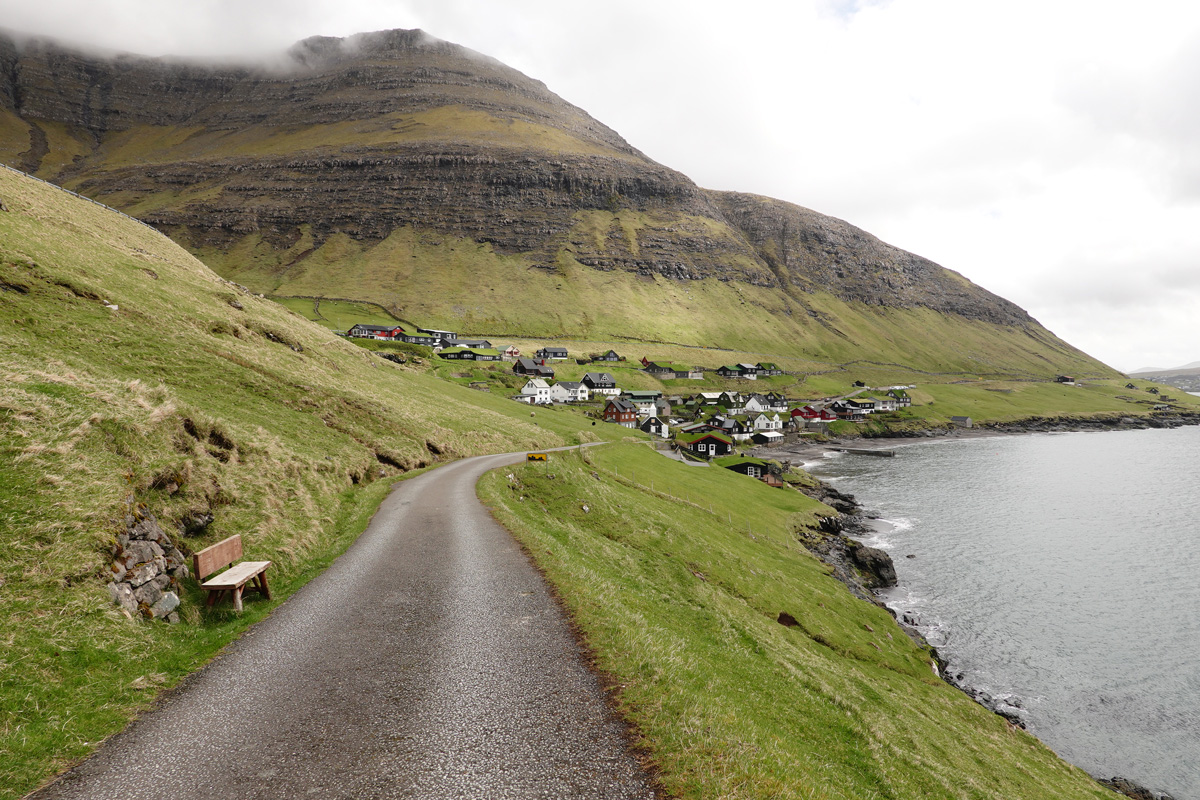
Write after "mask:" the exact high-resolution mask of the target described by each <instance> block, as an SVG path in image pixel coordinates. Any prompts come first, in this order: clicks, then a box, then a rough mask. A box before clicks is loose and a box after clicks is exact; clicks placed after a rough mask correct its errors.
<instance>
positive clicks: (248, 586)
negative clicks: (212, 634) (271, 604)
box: [205, 570, 271, 614]
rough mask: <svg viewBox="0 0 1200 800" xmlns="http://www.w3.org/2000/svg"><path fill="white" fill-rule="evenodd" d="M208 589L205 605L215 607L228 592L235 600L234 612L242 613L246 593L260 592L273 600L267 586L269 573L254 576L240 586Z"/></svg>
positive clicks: (269, 588)
mask: <svg viewBox="0 0 1200 800" xmlns="http://www.w3.org/2000/svg"><path fill="white" fill-rule="evenodd" d="M205 588H207V589H208V600H207V601H206V603H205V605H208V606H213V605H215V604H216V602H217V601H218V600H220V599H221V597H222V596H223V595H225V593H226V592H228V593H229V594H230V596H231V597H232V598H233V610H234V611H236V612H238V613H239V614H240V613H242V594H243V593H244V592H246V591H251V592H258V593H259V594H261V595H262V596H263V597H265V598H266V599H268V600H270V599H271V587H270V586H268V585H267V573H266V571H265V570H264V571H262V572H260V573H258V574H257V575H252V576H251V577H250V579H249V580H248V581H245V582H243V583H242V584H240V585H238V586H218V587H211V588H210V587H205Z"/></svg>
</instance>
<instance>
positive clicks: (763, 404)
mask: <svg viewBox="0 0 1200 800" xmlns="http://www.w3.org/2000/svg"><path fill="white" fill-rule="evenodd" d="M742 408H743V409H745V413H746V414H761V413H763V412H764V411H770V410H771V403H770V401H768V400H767V398H765V397H763V396H762V395H761V394H752V395H750V396H749V397H748V398H746V405H744V406H742Z"/></svg>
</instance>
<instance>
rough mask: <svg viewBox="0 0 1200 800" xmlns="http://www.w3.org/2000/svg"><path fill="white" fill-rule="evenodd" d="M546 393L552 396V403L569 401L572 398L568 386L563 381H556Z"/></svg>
mask: <svg viewBox="0 0 1200 800" xmlns="http://www.w3.org/2000/svg"><path fill="white" fill-rule="evenodd" d="M546 394H547V395H548V396H549V397H550V402H551V403H568V402H570V400H571V395H570V393H569V392H568V391H567V387H565V386H563V385H562V384H561V383H556V384H554V385H553V386H551V387H550V388H549V390H547V392H546Z"/></svg>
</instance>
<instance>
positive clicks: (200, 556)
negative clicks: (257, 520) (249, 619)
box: [192, 535, 271, 613]
mask: <svg viewBox="0 0 1200 800" xmlns="http://www.w3.org/2000/svg"><path fill="white" fill-rule="evenodd" d="M241 557H242V537H241V536H240V535H234V536H230V537H229V538H228V539H226V540H224V541H222V542H217V543H216V544H214V545H212V546H211V547H206V548H204V549H203V550H201V551H200V552H198V553H196V554H195V555H193V556H192V565H193V566H194V567H195V572H196V580H200V581H204V579H205V578H207V577H208V576H209V575H211V574H213V573H214V572H216V571H217V570H219V569H221V568H222V567H226V566H229V565H230V564H233V562H235V561H237V560H238V559H239V558H241ZM269 566H271V562H270V561H243V562H242V563H240V564H237V565H235V566H233V567H230V568H229V569H227V570H225V571H224V572H222V573H221V574H220V575H218V576H217V577H215V578H212V579H210V580H207V581H204V583H202V584H200V588H202V589H206V590H208V602H207V603H206V605H210V606H211V605H212V604H213V603H215V602H217V600H219V599H220V597H221V596H222V595H223V594H225V592H229V593H230V594H231V596H232V597H233V608H234V610H235V611H237V612H238V613H241V611H242V592H243V591H245V589H246V587H247V585H249V588H250V591H254V592H258V593H259V594H261V595H263V596H264V597H266V598H267V599H268V600H270V599H271V589H270V588H269V587H268V586H267V567H269Z"/></svg>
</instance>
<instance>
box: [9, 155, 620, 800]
mask: <svg viewBox="0 0 1200 800" xmlns="http://www.w3.org/2000/svg"><path fill="white" fill-rule="evenodd" d="M0 197H3V198H4V201H5V204H6V205H7V207H8V209H9V210H8V211H7V212H5V213H0V308H2V314H0V354H2V356H0V369H2V370H3V372H2V373H0V374H3V376H4V380H3V382H0V463H2V465H3V468H2V469H0V608H3V609H4V614H3V615H0V798H13V797H19V796H21V795H23V794H24V793H25V792H27V791H29V790H30V789H32V788H33V787H34V786H36V785H37V783H38V782H39V781H40V780H42V779H43V778H44V777H46V776H48V775H49V774H51V773H53V772H54V771H56V770H58V769H60V768H62V767H63V766H65V765H66V764H68V763H69V762H70V761H72V760H73V759H76V758H79V757H81V756H83V755H85V754H86V753H87V752H89V751H90V750H91V749H92V748H93V747H94V746H95V745H96V744H97V743H98V742H99V741H100V740H102V739H103V738H104V737H106V736H108V735H110V734H112V733H114V732H116V731H117V730H119V729H120V728H121V727H122V726H123V725H124V724H125V722H126V721H127V720H128V719H129V718H130V717H131V716H132V715H133V714H134V713H135V712H136V710H137V709H138V708H139V707H142V706H144V705H145V704H146V703H147V702H149V700H150V699H152V698H153V697H154V695H155V693H156V692H157V690H159V689H160V688H162V687H164V686H169V685H172V684H174V683H175V682H177V681H178V680H179V679H180V677H181V676H183V675H185V674H187V673H188V672H189V671H191V670H193V669H195V668H196V667H197V666H199V665H200V664H202V663H203V662H204V661H206V660H207V659H208V658H210V657H211V656H212V655H213V653H215V652H216V650H217V649H219V648H220V646H221V645H223V644H224V643H225V642H228V641H229V640H230V639H231V638H233V637H234V636H236V635H237V634H238V633H239V632H240V631H241V630H243V629H244V628H245V627H246V626H247V625H248V624H250V623H252V622H253V621H254V620H255V619H258V618H259V617H260V616H261V615H262V614H264V613H266V612H267V611H269V608H270V607H271V606H272V605H273V604H274V603H277V602H279V601H280V600H282V599H285V598H286V597H287V596H288V595H289V594H290V593H291V592H292V591H294V590H295V589H296V588H298V587H299V586H300V585H301V584H303V582H304V581H305V580H307V579H308V578H309V577H311V576H312V575H314V574H316V572H317V571H318V570H319V569H320V568H321V566H322V565H323V564H325V563H327V562H328V560H329V559H330V558H332V557H333V556H334V555H336V554H337V553H338V552H340V551H341V549H343V548H344V547H345V546H346V545H347V544H348V543H349V542H350V541H352V540H353V538H354V537H355V536H356V535H357V533H358V532H359V531H361V530H362V527H363V526H364V525H365V521H366V519H367V517H369V515H370V514H371V513H372V512H373V510H374V508H375V505H376V504H377V503H378V501H379V500H380V498H381V497H382V495H383V493H384V492H386V490H387V488H388V486H389V485H390V484H391V483H392V482H393V481H394V480H396V479H398V478H400V477H401V476H403V475H406V474H412V472H413V471H414V470H418V469H421V468H423V467H426V466H428V465H431V464H434V463H437V462H439V461H445V460H448V459H452V458H456V457H459V456H465V455H470V454H474V453H483V452H502V451H514V450H522V449H526V448H542V447H550V446H557V445H565V444H573V443H578V442H581V441H593V440H597V439H602V438H604V437H618V438H623V437H625V436H628V435H630V432H629V431H627V430H625V429H623V428H617V427H616V426H593V425H592V424H591V421H590V420H586V419H584V418H583V417H581V416H580V415H578V414H576V413H574V412H572V411H568V410H560V409H538V410H537V411H536V414H535V415H532V416H531V412H530V409H528V408H527V407H524V406H519V405H517V404H515V403H513V402H511V401H509V400H505V399H502V398H500V397H495V396H492V395H489V394H485V393H482V392H475V391H471V390H469V389H467V388H464V387H460V386H457V385H455V384H453V383H448V382H446V381H442V380H439V379H438V378H437V377H436V376H433V375H428V374H426V373H425V372H424V371H422V370H420V369H406V368H403V367H400V366H398V365H395V364H392V363H390V362H387V361H384V360H383V359H381V358H379V357H378V356H377V355H376V354H375V353H373V352H370V351H368V350H364V349H362V348H360V347H356V346H354V345H353V344H351V343H350V342H347V341H345V340H343V339H341V338H339V337H336V336H334V335H332V334H331V333H330V332H329V331H327V330H325V329H324V328H322V327H320V326H317V325H313V324H312V323H310V322H308V321H307V320H305V319H303V318H302V317H301V316H299V315H297V314H295V313H292V312H289V311H288V310H286V309H285V308H283V307H281V306H280V305H278V304H276V303H273V302H270V301H267V300H263V299H260V298H258V297H256V296H254V295H252V294H249V293H247V292H244V291H242V290H240V289H239V288H237V287H236V286H233V285H231V284H229V283H227V282H225V281H223V280H221V279H220V278H218V277H217V276H216V275H214V274H213V273H212V272H211V271H209V270H208V269H207V268H206V267H204V265H202V264H201V263H200V262H198V261H196V260H195V259H194V258H192V257H190V256H188V255H187V254H186V253H184V252H183V251H182V250H181V249H180V248H179V247H177V246H176V245H174V244H173V243H172V242H170V241H169V240H167V239H166V238H165V237H163V236H161V235H159V234H158V233H156V232H155V231H153V230H151V229H149V228H147V227H145V226H142V225H139V224H137V223H136V222H133V221H131V220H128V219H125V218H122V217H118V216H116V215H114V214H112V213H111V212H108V211H106V210H105V209H103V208H101V207H99V206H96V205H94V204H91V203H87V202H85V201H82V200H79V199H77V198H74V197H71V196H70V195H68V194H66V193H64V192H62V191H59V190H57V189H54V188H52V187H50V186H47V185H45V184H40V183H37V182H34V181H31V180H29V179H25V178H22V177H20V176H17V175H16V174H14V173H11V172H8V171H7V170H0ZM172 483H174V484H176V485H177V486H178V487H179V488H178V489H177V490H170V489H169V488H168V487H169V485H170V484H172ZM130 502H135V503H144V504H145V506H146V510H147V511H148V512H149V513H152V514H154V515H156V516H157V518H158V519H159V520H160V522H161V523H162V525H163V527H164V529H165V530H166V531H167V532H168V533H169V534H171V535H173V536H174V538H175V541H176V542H177V544H179V545H180V547H181V548H182V549H184V550H185V552H190V551H194V550H197V549H200V548H201V547H204V546H206V545H208V544H212V543H213V542H215V541H218V540H220V539H222V538H225V537H227V536H229V535H232V534H235V533H236V534H240V535H241V536H242V537H243V541H244V543H245V546H246V552H247V554H248V556H253V557H254V558H265V559H270V560H271V561H273V562H274V566H273V567H272V577H271V582H272V586H273V589H274V590H275V591H274V595H275V598H276V600H275V601H273V603H271V604H268V603H259V602H250V603H248V604H247V609H248V610H247V613H246V615H245V616H244V617H242V618H241V619H236V618H234V617H233V616H232V615H231V614H229V613H228V612H226V611H220V610H218V611H216V612H212V613H201V611H200V610H199V605H198V603H197V602H196V601H197V599H198V598H197V597H196V596H195V595H194V594H193V595H192V596H190V597H187V598H185V605H184V607H183V617H184V624H181V625H175V626H168V625H165V624H140V623H135V622H131V621H130V620H128V619H126V618H125V617H124V616H122V614H121V613H120V612H119V610H118V609H117V607H116V606H114V605H113V604H112V603H111V601H110V599H109V596H108V591H107V589H106V588H105V584H106V581H107V579H106V577H105V576H106V575H107V574H108V569H109V559H110V558H111V556H110V555H109V549H110V547H111V546H112V545H113V543H114V542H115V539H116V536H117V534H118V533H120V532H121V531H122V530H123V529H124V516H125V513H126V511H127V509H128V508H129V503H130ZM196 514H212V516H213V517H214V521H213V522H212V523H211V524H210V525H208V526H207V528H204V529H203V530H200V531H198V532H196V533H195V534H194V535H188V536H181V535H179V530H180V526H181V525H183V524H184V523H185V522H186V521H187V520H189V519H191V518H193V517H194V515H196ZM191 589H192V590H193V592H194V591H197V590H196V589H195V587H194V585H192V586H191Z"/></svg>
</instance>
